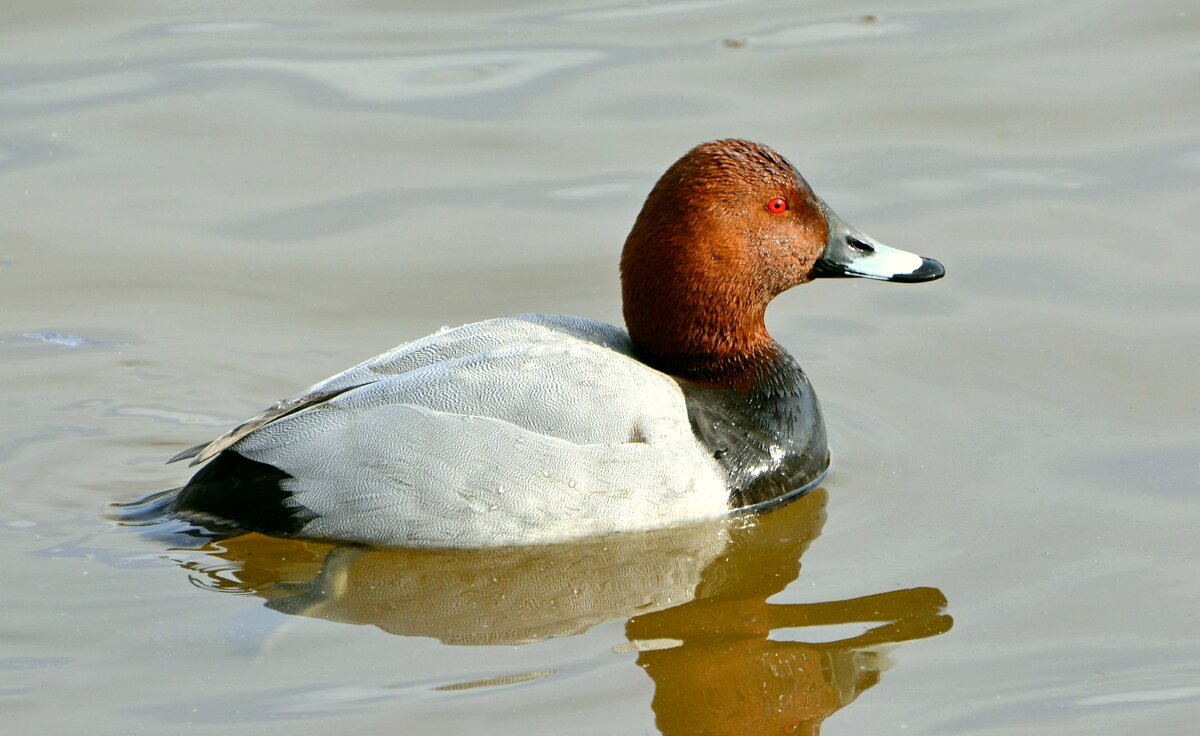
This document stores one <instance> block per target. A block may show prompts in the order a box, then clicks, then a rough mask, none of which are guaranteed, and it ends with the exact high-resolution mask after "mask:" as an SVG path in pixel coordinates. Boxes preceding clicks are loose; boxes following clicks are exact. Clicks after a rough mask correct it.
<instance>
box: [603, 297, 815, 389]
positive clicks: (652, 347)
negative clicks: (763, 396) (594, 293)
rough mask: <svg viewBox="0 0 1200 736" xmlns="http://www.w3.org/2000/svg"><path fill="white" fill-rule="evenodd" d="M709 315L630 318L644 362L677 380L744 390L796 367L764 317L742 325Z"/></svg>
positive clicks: (773, 380) (655, 315)
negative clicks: (673, 318)
mask: <svg viewBox="0 0 1200 736" xmlns="http://www.w3.org/2000/svg"><path fill="white" fill-rule="evenodd" d="M705 311H706V310H704V309H703V308H701V309H699V310H697V312H696V313H692V314H689V315H686V317H684V318H682V319H675V320H672V319H671V315H664V314H662V313H650V315H651V316H650V317H648V318H644V319H641V320H638V319H630V318H629V317H627V318H626V322H627V326H628V328H629V334H630V337H631V338H632V340H633V345H634V350H635V351H636V352H637V355H638V358H639V359H640V360H641V361H642V362H644V363H646V364H647V365H650V366H652V367H654V368H657V369H658V370H660V371H662V372H664V373H668V374H670V375H672V376H675V377H676V378H680V379H683V380H686V381H690V382H692V383H695V384H698V385H701V386H705V387H710V388H730V389H735V390H738V391H748V390H750V389H751V388H753V387H755V386H758V385H761V384H764V383H774V382H775V381H776V380H777V377H776V374H778V373H779V372H780V371H783V372H787V371H789V369H791V368H792V367H795V366H796V364H795V361H794V360H792V358H791V356H790V355H788V353H787V351H786V350H784V349H783V347H782V346H781V345H779V343H777V342H775V340H773V339H772V338H771V336H770V334H768V333H767V328H766V325H765V324H763V321H762V316H761V314H758V315H753V314H752V315H747V316H748V317H749V319H747V320H745V321H743V322H742V323H740V324H739V323H732V322H730V321H729V320H728V318H727V317H726V316H724V315H713V314H705V313H704V312H705ZM642 314H643V315H645V314H647V313H645V312H643V313H642ZM677 317H679V315H677Z"/></svg>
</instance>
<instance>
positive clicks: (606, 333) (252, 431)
mask: <svg viewBox="0 0 1200 736" xmlns="http://www.w3.org/2000/svg"><path fill="white" fill-rule="evenodd" d="M630 352H631V348H630V343H629V337H628V336H627V335H626V334H625V332H624V331H622V330H620V329H618V328H616V327H613V326H611V325H607V324H603V323H600V322H594V321H591V320H586V319H582V318H579V317H563V316H547V315H524V316H521V317H509V318H500V319H493V320H488V321H486V322H478V323H475V324H470V325H465V326H463V327H459V328H456V329H452V330H443V331H441V332H438V333H436V334H433V335H429V336H428V337H424V338H422V339H419V340H416V341H414V342H411V343H408V344H405V345H401V346H400V347H397V348H395V349H393V350H391V351H388V352H387V353H384V354H382V355H380V356H378V357H376V358H373V359H371V360H368V361H366V362H364V363H361V364H359V365H357V366H355V367H353V368H351V369H349V370H347V371H345V372H343V373H340V374H338V375H336V376H333V377H332V378H330V379H328V380H326V381H323V382H321V383H319V384H317V385H315V386H313V387H312V388H310V389H309V390H308V391H306V392H304V393H302V394H299V395H297V396H295V397H292V398H291V399H288V400H286V401H283V402H280V403H279V404H278V405H277V407H276V408H273V409H272V410H268V411H267V412H264V414H263V415H260V417H256V418H255V419H252V420H250V421H249V422H247V423H245V424H244V425H242V426H241V427H239V428H238V429H235V430H234V431H233V432H231V433H230V434H229V435H226V436H225V437H223V438H221V439H218V440H216V441H214V442H213V443H211V444H210V445H209V446H208V447H207V448H206V449H205V450H203V451H202V452H200V453H199V455H198V456H197V461H202V460H204V459H207V458H208V457H211V456H212V455H214V454H216V453H217V452H219V451H220V450H221V449H224V448H226V447H228V448H230V449H232V450H234V451H236V452H238V453H239V454H241V455H244V456H245V457H248V458H250V459H251V460H256V461H259V462H263V463H267V464H269V465H272V466H275V467H277V468H279V469H280V470H283V471H284V472H286V473H288V474H289V475H291V476H292V478H291V479H288V480H285V481H283V487H284V489H285V490H287V491H290V492H291V493H292V497H291V499H290V500H291V502H293V503H296V504H298V505H301V506H304V507H305V508H307V509H309V510H311V511H312V512H314V513H315V514H316V518H314V519H313V520H312V521H310V522H309V523H308V524H307V525H306V526H305V527H304V529H303V530H302V533H303V534H304V535H305V536H314V537H329V538H337V539H344V540H351V541H360V542H367V543H374V544H388V545H405V546H437V547H446V546H452V547H453V546H463V547H466V546H480V545H501V544H520V543H530V542H548V541H554V540H559V539H567V538H572V537H579V536H583V535H590V534H601V533H605V532H614V531H626V530H631V529H638V528H651V527H656V526H664V525H667V524H671V523H677V522H681V521H687V520H695V519H702V518H711V517H714V516H718V515H720V514H723V513H725V512H727V511H728V508H729V506H728V500H729V490H728V488H727V486H726V481H725V474H724V471H723V470H722V469H721V468H720V466H719V465H718V464H717V462H716V461H715V460H714V459H713V458H712V456H711V453H710V452H709V451H708V450H706V449H705V448H704V447H703V446H702V445H701V444H700V443H699V442H698V441H697V440H696V439H695V437H694V435H693V433H692V430H691V426H690V424H689V421H688V414H687V409H686V406H685V404H684V396H683V392H682V391H681V390H680V388H679V386H678V384H677V383H676V382H675V381H674V380H673V379H671V378H670V377H669V376H667V375H665V374H663V373H660V372H659V371H656V370H654V369H652V368H649V367H648V366H646V365H644V364H642V363H640V362H638V361H637V360H636V359H635V358H633V357H632V356H631V354H630ZM326 397H328V398H326ZM297 406H300V407H303V408H301V409H299V410H292V409H290V407H297ZM283 411H292V413H282V415H281V412H283Z"/></svg>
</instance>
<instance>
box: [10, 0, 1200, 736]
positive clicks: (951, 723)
mask: <svg viewBox="0 0 1200 736" xmlns="http://www.w3.org/2000/svg"><path fill="white" fill-rule="evenodd" d="M410 6H411V4H410ZM3 14H4V16H5V22H4V24H3V26H2V28H3V30H0V202H2V203H4V212H5V216H4V218H3V220H0V366H2V367H3V371H4V380H3V381H2V382H0V417H2V418H3V421H0V528H2V529H3V530H4V533H3V534H2V535H0V550H2V551H3V553H4V556H5V559H6V563H5V566H4V578H3V579H4V588H5V592H6V600H7V601H8V605H6V606H4V612H3V613H2V614H0V642H3V648H2V649H0V732H11V733H14V734H15V733H59V732H68V731H71V730H75V731H82V730H87V731H89V732H97V731H99V732H118V731H119V732H121V733H131V734H141V733H145V734H151V733H153V734H158V733H163V732H171V733H193V732H194V733H202V732H203V733H208V732H211V731H212V729H213V728H229V729H234V730H245V729H248V728H253V729H254V730H256V731H257V732H260V733H294V732H297V731H309V730H314V729H315V730H317V731H319V732H331V733H342V732H356V733H363V734H367V733H396V732H397V731H398V730H399V731H400V732H404V733H428V734H466V733H478V732H480V731H486V732H488V733H493V734H528V733H552V734H558V733H570V734H612V733H631V734H633V733H656V732H663V733H668V734H696V733H712V734H740V733H805V732H811V731H812V730H814V729H816V728H818V727H819V728H820V730H821V733H824V734H860V733H889V732H898V731H901V730H905V731H906V732H908V733H930V734H993V733H995V734H1008V733H1017V732H1019V733H1033V734H1038V733H1046V734H1051V733H1052V734H1072V733H1079V734H1128V733H1139V734H1190V733H1192V731H1193V729H1194V723H1195V721H1196V719H1197V717H1198V716H1200V665H1198V664H1197V663H1198V662H1200V622H1198V620H1197V615H1196V611H1197V610H1200V584H1198V582H1197V581H1198V579H1200V578H1198V577H1197V573H1196V565H1195V562H1194V561H1195V560H1196V559H1197V558H1198V557H1200V542H1197V541H1196V540H1197V539H1198V538H1200V537H1198V536H1197V535H1196V529H1197V528H1200V526H1198V525H1200V511H1198V510H1197V505H1196V502H1195V496H1196V491H1197V490H1198V487H1200V461H1198V457H1200V453H1198V451H1197V448H1198V447H1200V423H1197V421H1196V417H1197V416H1200V398H1198V397H1200V385H1198V383H1200V382H1198V380H1197V374H1196V370H1195V368H1194V366H1195V365H1197V364H1200V337H1198V335H1200V333H1198V331H1197V322H1196V314H1197V313H1198V311H1200V289H1198V288H1197V285H1198V283H1200V266H1198V265H1197V263H1198V262H1197V260H1196V258H1194V256H1193V251H1194V249H1195V242H1194V241H1195V233H1196V232H1198V231H1200V210H1198V209H1197V208H1196V206H1195V203H1196V201H1197V197H1198V195H1200V143H1198V141H1200V138H1198V137H1197V125H1196V122H1195V121H1196V120H1200V96H1198V95H1196V94H1195V92H1196V79H1197V72H1198V66H1197V63H1198V61H1197V60H1198V59H1200V19H1198V17H1200V12H1197V10H1196V8H1195V7H1194V4H1192V3H1189V2H1184V1H1182V0H1181V1H1179V2H1171V1H1168V0H1153V1H1151V2H1143V3H1120V2H1115V0H1113V1H1106V2H1082V1H1081V0H1079V1H1076V2H1068V1H1065V0H1064V1H1063V2H1058V3H1049V4H1048V3H1044V2H1006V3H1001V2H996V0H976V1H973V2H964V3H956V4H953V5H952V6H951V5H947V4H944V3H928V2H921V1H918V0H905V1H902V2H894V3H889V4H887V6H886V7H882V8H881V7H877V6H872V5H864V4H861V3H851V4H845V3H833V2H802V3H776V2H766V1H761V0H746V1H744V2H732V1H730V2H720V1H714V2H663V3H624V2H612V3H602V2H595V1H594V0H592V1H591V2H577V3H571V2H559V3H549V4H547V3H507V4H504V6H503V7H501V6H497V5H495V4H476V5H472V4H470V3H468V4H457V5H456V6H455V7H454V8H452V9H446V8H444V7H443V6H441V5H435V4H432V3H431V4H428V5H427V6H425V7H418V6H412V7H409V8H407V9H405V10H404V11H398V10H397V11H393V10H387V9H378V8H373V7H368V6H366V5H362V4H344V3H343V4H335V3H320V2H313V3H306V4H304V5H303V6H295V7H293V8H292V9H290V10H288V11H287V12H286V13H285V12H283V11H281V10H279V9H277V8H267V7H261V6H256V5H246V6H237V7H234V6H219V7H217V6H213V7H208V6H204V7H201V6H190V5H181V6H172V7H165V6H162V5H161V4H158V3H149V2H138V1H136V0H130V1H129V2H122V3H120V4H117V5H112V4H108V5H105V6H103V7H101V6H95V7H93V6H90V5H87V4H80V3H67V4H63V3H58V4H54V5H53V7H50V6H46V5H45V4H38V3H32V2H28V1H27V0H16V1H14V2H10V3H9V4H8V6H6V8H5V10H4V11H3ZM721 136H741V137H748V138H754V139H757V140H761V141H764V142H767V143H769V144H771V145H773V146H774V147H776V148H778V149H779V150H780V151H781V152H783V153H784V154H785V155H787V156H789V157H790V158H791V159H792V160H793V162H795V163H796V164H797V166H798V167H799V168H800V169H801V171H802V172H803V173H804V174H805V175H806V177H807V178H808V180H809V181H810V182H811V183H812V184H813V186H814V188H815V189H816V191H817V192H818V193H819V194H820V195H821V196H823V197H824V198H825V199H826V200H827V201H828V202H830V204H831V205H832V206H833V207H834V208H835V209H836V210H837V211H838V213H839V214H840V215H842V216H843V217H844V218H846V219H847V220H848V221H849V222H852V223H854V224H855V225H857V226H858V227H860V228H862V229H863V230H864V231H866V232H868V233H870V234H871V235H873V236H874V237H876V238H878V239H880V240H881V241H883V242H887V243H890V244H893V245H896V246H898V247H902V248H906V249H910V250H913V251H916V252H920V253H922V254H924V255H928V256H931V257H934V258H938V259H939V260H941V261H942V262H944V263H945V264H946V266H947V270H948V276H947V278H946V279H944V280H942V281H939V282H937V283H934V284H925V285H921V286H903V285H896V284H880V283H867V282H850V281H830V282H822V283H817V284H814V285H811V286H806V287H804V288H803V289H799V290H796V291H795V292H794V293H790V294H786V295H784V296H783V297H781V298H780V299H778V300H777V302H776V303H775V304H774V306H773V307H772V309H771V312H770V313H769V315H768V322H769V325H770V327H771V329H772V331H773V333H774V335H775V336H776V337H777V339H779V340H780V341H781V342H782V343H784V344H785V345H786V346H787V347H788V348H789V349H790V350H791V351H792V352H793V353H794V354H795V355H796V356H797V357H798V359H799V360H800V361H801V363H802V364H803V365H804V367H805V369H806V371H807V372H808V374H809V376H810V378H811V379H812V381H813V383H814V385H815V386H816V388H817V391H818V393H819V395H820V397H821V399H822V401H823V404H824V408H825V412H826V415H827V417H828V421H829V425H830V426H829V429H830V433H831V440H832V444H833V448H834V453H835V464H834V469H833V471H832V472H831V474H830V475H829V476H828V478H827V479H826V481H825V483H824V485H823V488H822V489H821V490H820V491H818V492H816V493H814V494H811V495H810V496H808V497H806V498H804V499H802V500H801V501H799V502H797V503H796V504H792V505H790V506H787V507H784V508H783V509H780V510H778V511H776V512H773V513H771V514H769V515H766V516H764V517H763V518H762V519H760V520H759V521H758V522H757V523H746V521H745V520H739V521H736V522H730V523H722V524H714V525H706V526H700V527H693V528H687V529H682V530H671V531H669V532H665V533H659V534H651V535H633V536H631V537H628V538H624V537H622V538H618V539H614V540H607V541H605V540H592V541H589V542H585V543H582V544H579V545H564V546H559V547H552V548H541V549H518V550H501V551H493V552H490V553H433V552H429V553H412V552H397V551H392V552H379V551H375V552H364V551H362V550H355V549H346V548H338V547H336V546H334V545H327V544H318V543H304V542H281V541H278V540H271V539H267V538H263V537H253V536H252V537H247V538H243V539H240V540H230V541H228V542H224V543H220V544H215V545H212V546H209V547H204V546H202V544H201V543H200V542H198V541H197V540H193V539H189V538H186V537H180V536H179V535H178V534H175V533H173V532H172V530H171V529H157V530H147V529H131V528H124V527H119V526H116V525H114V524H113V522H112V521H111V520H110V519H108V518H107V517H106V516H105V507H106V504H108V503H109V502H110V501H112V500H115V499H124V498H129V497H132V496H134V495H137V494H139V493H143V492H146V491H150V490H154V489H161V488H168V487H171V486H174V485H178V484H180V483H181V482H183V481H184V480H185V479H186V477H187V474H186V470H185V469H183V468H180V467H179V466H166V465H164V464H163V461H164V460H165V459H166V458H167V457H170V456H171V455H173V454H174V453H175V452H177V451H178V450H180V449H182V448H184V447H187V446H189V445H192V444H195V443H196V442H199V441H202V440H204V439H207V438H210V437H212V436H215V435H216V434H219V433H220V432H222V431H224V429H226V428H227V427H228V426H229V425H230V424H232V423H234V422H236V421H238V420H240V419H243V418H245V417H247V416H250V415H252V414H254V413H256V412H257V411H258V410H259V409H261V408H262V407H263V406H265V405H266V404H269V403H270V402H272V401H274V400H276V399H278V398H280V397H282V396H285V395H288V394H290V393H292V392H293V391H295V390H297V389H299V388H302V387H303V386H307V385H309V384H311V383H312V382H314V381H315V380H317V379H320V378H322V377H324V376H326V375H329V374H330V373H332V372H334V371H336V370H339V369H341V368H343V367H345V366H348V365H350V364H352V363H355V362H357V361H359V360H361V359H363V358H365V357H369V356H370V355H373V354H375V353H378V352H380V351H382V350H384V349H386V348H388V347H391V346H392V345H394V344H395V343H398V342H400V341H403V340H408V339H412V338H414V337H418V336H421V335H423V334H426V333H428V332H430V331H432V330H433V329H436V328H438V327H440V326H442V325H447V324H449V325H454V324H460V323H463V322H466V321H471V320H475V319H481V318H485V317H489V316H493V315H496V314H510V313H516V312H522V311H555V312H567V313H575V314H583V315H586V316H589V317H594V318H599V319H604V320H608V321H612V322H619V321H620V304H619V296H618V285H617V275H616V260H617V256H618V253H619V248H620V244H621V242H622V240H623V238H624V235H625V232H626V231H627V229H628V227H629V226H630V224H631V223H632V221H633V217H634V215H635V214H636V212H637V209H638V207H639V205H640V202H641V199H642V197H644V195H645V193H646V192H647V191H648V189H649V187H650V186H651V184H652V183H653V181H654V179H655V178H656V176H657V175H658V174H659V173H660V172H661V171H662V170H663V169H664V168H665V167H666V166H667V165H668V164H669V163H670V162H671V161H673V160H674V159H675V158H676V157H678V156H679V155H680V154H682V153H683V152H684V151H685V150H686V149H687V148H689V147H690V146H691V145H694V144H695V143H698V142H700V141H703V140H707V139H711V138H715V137H721Z"/></svg>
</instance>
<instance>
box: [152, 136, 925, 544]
mask: <svg viewBox="0 0 1200 736" xmlns="http://www.w3.org/2000/svg"><path fill="white" fill-rule="evenodd" d="M944 273H945V271H944V269H943V268H942V266H941V264H939V263H938V262H937V261H934V260H930V259H928V258H922V257H920V256H917V255H914V254H912V253H907V252H904V251H900V250H896V249H894V248H889V247H887V246H885V245H882V244H880V243H878V242H876V241H875V240H873V239H871V238H869V237H867V236H866V235H863V234H862V233H860V232H858V231H857V230H855V229H853V228H851V227H849V226H848V225H847V224H846V223H844V222H843V221H842V220H841V219H839V218H838V216H837V215H835V214H834V213H833V211H832V210H831V209H830V208H829V207H828V206H827V205H826V204H825V203H824V202H822V201H821V200H820V199H819V198H818V197H817V196H816V195H815V194H813V192H812V190H811V189H810V188H809V186H808V184H807V183H806V182H805V180H804V179H803V178H802V177H801V176H800V174H799V173H798V172H797V171H796V169H795V168H794V167H793V166H792V165H791V164H790V163H789V162H788V161H787V159H785V158H784V157H783V156H781V155H779V154H778V153H776V152H775V151H774V150H772V149H771V148H768V147H767V146H764V145H761V144H758V143H753V142H751V141H745V140H720V141H713V142H710V143H704V144H702V145H699V146H697V147H696V148H693V149H692V150H691V151H689V152H688V153H687V154H686V155H684V156H683V158H681V159H679V160H678V161H676V162H675V163H674V164H673V165H672V166H671V167H670V168H669V169H667V171H666V173H665V174H663V175H662V178H660V179H659V180H658V183H657V184H656V185H655V186H654V189H653V190H652V191H651V192H650V194H649V196H648V197H647V198H646V202H645V204H644V206H643V207H642V210H641V212H640V213H639V214H638V217H637V220H636V222H635V223H634V225H633V230H632V231H631V232H630V234H629V237H628V239H627V240H626V241H625V248H624V251H623V253H622V255H621V287H622V297H623V302H624V315H625V324H626V327H627V328H628V332H626V331H624V330H621V329H620V328H618V327H614V326H612V325H608V324H604V323H601V322H596V321H593V320H590V319H585V318H582V317H571V316H561V315H542V314H524V315H519V316H515V317H501V318H498V319H490V320H487V321H484V322H476V323H474V324H469V325H465V326H462V327H457V328H454V329H443V330H441V331H439V332H437V333H435V334H432V335H429V336H427V337H423V338H421V339H419V340H415V341H413V342H410V343H406V344H403V345H400V346H399V347H396V348H394V349H392V350H390V351H388V352H386V353H383V354H382V355H379V356H377V357H375V358H372V359H370V360H368V361H366V362H364V363H360V364H359V365H356V366H354V367H353V368H350V369H349V370H346V371H344V372H342V373H339V374H337V375H335V376H333V377H331V378H328V379H326V380H324V381H322V382H320V383H318V384H316V385H314V386H312V387H311V388H309V389H308V390H306V391H304V392H302V393H299V394H297V395H295V396H292V397H291V398H288V399H284V400H283V401H280V402H279V403H277V404H275V405H274V406H272V407H271V408H269V409H267V410H266V411H264V412H263V413H262V414H259V415H258V416H256V417H254V418H253V419H250V420H248V421H247V422H245V423H243V424H241V425H239V426H238V427H236V428H234V429H233V430H231V431H230V432H229V433H227V434H225V435H224V436H222V437H220V438H218V439H216V440H214V441H212V442H210V443H207V444H205V445H200V446H197V447H194V448H192V449H190V450H187V451H184V452H182V453H180V454H179V455H177V456H176V457H175V458H173V459H172V462H174V461H175V460H181V459H185V458H191V459H192V465H196V464H199V463H203V462H205V461H211V462H209V463H208V465H206V466H204V467H203V468H202V469H200V471H199V472H197V473H196V474H195V475H194V476H193V477H192V479H191V480H190V481H189V482H188V483H187V485H185V486H184V487H183V488H181V489H179V490H178V492H176V493H175V494H174V495H173V496H172V497H171V498H170V501H169V503H168V508H169V509H170V510H171V511H172V512H173V513H175V514H176V515H178V516H181V517H183V518H185V519H187V520H189V521H192V522H194V523H198V524H200V525H202V526H206V527H209V528H210V529H240V530H251V531H259V532H263V533H267V534H277V535H285V536H298V537H311V538H323V539H336V540H345V541H351V542H361V543H367V544H378V545H393V546H421V547H481V546H494V545H517V544H531V543H545V542H554V541H561V540H565V539H570V538H574V537H581V536H586V535H595V534H602V533H607V532H616V531H624V530H635V529H647V528H653V527H660V526H665V525H669V524H676V523H681V522H686V521H689V520H699V519H705V518H712V517H715V516H719V515H722V514H728V513H730V512H731V511H733V510H739V509H745V508H753V507H757V506H761V505H765V504H770V503H773V502H778V501H780V500H782V499H785V498H788V497H790V496H793V495H796V494H798V493H801V492H803V491H804V490H805V489H808V488H811V487H812V486H813V485H815V484H816V483H817V482H818V481H819V480H820V479H821V478H822V476H823V475H824V473H825V471H826V470H827V468H828V467H829V449H828V446H827V444H826V436H825V426H824V422H823V420H822V418H821V409H820V405H819V404H818V402H817V397H816V395H815V394H814V392H813V389H812V386H811V385H810V384H809V381H808V378H807V377H806V376H805V375H804V371H802V370H801V369H800V366H799V365H798V364H797V363H796V361H795V360H794V359H793V358H792V356H791V355H789V354H788V352H787V350H785V349H784V347H783V346H782V345H780V344H779V343H777V342H776V341H775V340H773V339H772V338H771V336H770V335H769V334H768V333H767V329H766V325H765V323H764V316H765V313H766V309H767V305H768V304H769V303H770V302H771V300H772V299H773V298H774V297H775V296H776V295H778V294H780V293H782V292H783V291H786V290H787V289H790V288H791V287H793V286H796V285H798V284H803V283H806V282H808V281H811V280H813V279H814V278H817V277H822V276H862V277H866V278H871V279H880V280H884V281H902V282H916V281H929V280H932V279H937V278H940V277H941V276H942V275H943V274H944Z"/></svg>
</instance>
